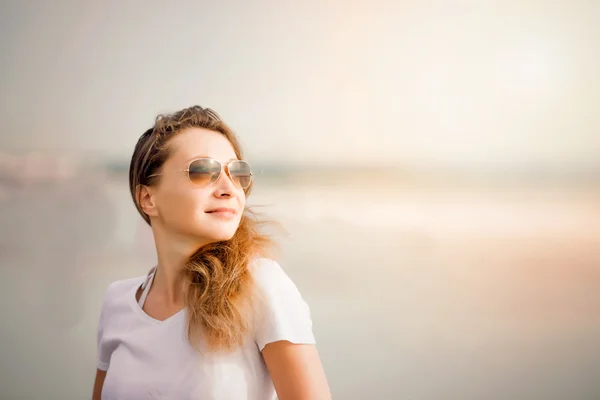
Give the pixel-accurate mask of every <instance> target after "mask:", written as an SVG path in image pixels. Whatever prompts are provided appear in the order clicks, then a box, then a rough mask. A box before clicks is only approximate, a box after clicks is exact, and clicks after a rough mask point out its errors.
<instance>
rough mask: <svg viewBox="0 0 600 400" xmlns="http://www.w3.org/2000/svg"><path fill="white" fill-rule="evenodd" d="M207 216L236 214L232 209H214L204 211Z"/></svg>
mask: <svg viewBox="0 0 600 400" xmlns="http://www.w3.org/2000/svg"><path fill="white" fill-rule="evenodd" d="M205 212H206V213H207V214H232V215H235V214H237V213H236V211H235V210H234V209H233V208H215V209H214V210H209V211H205Z"/></svg>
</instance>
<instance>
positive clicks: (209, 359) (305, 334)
mask: <svg viewBox="0 0 600 400" xmlns="http://www.w3.org/2000/svg"><path fill="white" fill-rule="evenodd" d="M250 271H251V274H252V276H253V279H254V281H255V283H256V286H257V288H258V289H259V293H261V298H262V299H264V300H263V301H261V302H258V303H257V304H259V306H257V307H260V308H261V309H260V310H255V312H258V313H259V315H261V317H260V318H258V323H257V324H256V328H255V331H254V332H252V335H251V336H252V337H249V338H248V340H246V342H245V345H244V346H242V347H240V348H238V349H237V350H235V351H233V352H231V353H224V354H212V353H210V352H208V351H206V352H198V351H197V350H195V349H194V348H192V346H191V344H190V343H189V342H188V340H187V338H186V331H187V324H186V323H187V321H186V318H187V310H186V309H183V310H182V311H180V312H178V313H177V314H175V315H173V316H172V317H170V318H168V319H166V320H164V321H159V320H156V319H154V318H152V317H150V316H149V315H148V314H146V312H145V311H143V310H142V307H140V304H139V303H138V301H137V300H136V293H137V290H138V289H139V288H140V286H141V285H142V284H143V283H144V282H145V281H146V278H147V277H146V276H141V277H138V278H132V279H127V280H122V281H117V282H113V283H112V284H111V285H110V286H109V287H108V289H107V291H106V296H105V299H104V302H103V305H102V312H101V315H100V322H99V327H98V368H99V369H101V370H104V371H107V374H106V379H105V381H104V387H103V390H102V399H103V400H112V399H126V400H138V399H139V400H142V399H143V400H150V399H152V400H156V399H177V400H187V399H203V400H209V399H215V400H228V399H232V400H233V399H235V400H271V399H273V398H274V397H275V390H274V388H273V382H272V381H271V378H270V376H269V372H268V370H267V367H266V365H265V363H264V360H263V358H262V355H261V351H262V349H263V348H264V346H265V345H266V344H268V343H271V342H275V341H279V340H288V341H290V342H292V343H306V344H314V343H315V337H314V335H313V331H312V321H311V317H310V309H309V307H308V305H307V303H306V302H305V301H304V300H303V298H302V296H301V294H300V293H299V291H298V289H297V287H296V285H295V284H294V283H293V281H292V280H291V279H290V278H289V277H288V276H287V275H286V273H285V272H284V271H283V269H282V268H281V267H280V265H279V264H278V263H277V262H275V261H273V260H269V259H264V258H263V259H259V260H256V261H255V262H254V263H252V265H251V266H250ZM140 300H141V301H140V302H142V303H143V301H142V299H140ZM201 345H202V344H201Z"/></svg>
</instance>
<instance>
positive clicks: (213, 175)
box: [149, 158, 252, 189]
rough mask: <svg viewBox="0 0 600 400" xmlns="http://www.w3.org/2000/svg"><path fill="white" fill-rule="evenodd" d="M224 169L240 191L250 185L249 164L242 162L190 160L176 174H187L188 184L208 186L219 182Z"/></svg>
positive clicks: (208, 159)
mask: <svg viewBox="0 0 600 400" xmlns="http://www.w3.org/2000/svg"><path fill="white" fill-rule="evenodd" d="M223 168H225V172H226V173H227V175H229V177H230V178H231V181H232V182H233V184H234V185H235V186H236V187H238V188H242V189H247V188H248V187H249V186H250V184H251V183H252V170H251V168H250V164H248V163H247V162H246V161H242V160H232V161H230V162H228V163H226V164H221V163H220V162H218V161H217V160H215V159H212V158H198V159H196V160H192V161H191V162H190V164H189V165H188V167H187V169H184V170H181V171H173V172H172V173H176V172H187V174H188V178H189V180H190V182H192V183H193V184H194V185H198V186H202V187H205V186H209V185H212V184H213V183H215V182H216V181H218V180H219V178H220V177H221V171H223ZM167 173H168V172H162V173H160V174H152V175H150V176H149V177H152V176H158V175H165V174H167Z"/></svg>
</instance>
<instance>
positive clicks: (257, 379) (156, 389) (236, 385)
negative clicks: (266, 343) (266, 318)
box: [102, 342, 272, 400]
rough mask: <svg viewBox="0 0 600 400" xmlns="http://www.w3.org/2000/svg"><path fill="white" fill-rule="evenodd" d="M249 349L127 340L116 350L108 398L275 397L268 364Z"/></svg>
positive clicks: (108, 377) (104, 395)
mask: <svg viewBox="0 0 600 400" xmlns="http://www.w3.org/2000/svg"><path fill="white" fill-rule="evenodd" d="M244 350H245V349H240V350H239V351H236V352H234V353H232V354H228V355H206V354H201V353H199V352H197V351H196V350H194V349H193V348H192V347H191V346H189V345H188V346H184V345H172V346H168V345H167V343H165V342H162V343H150V344H148V343H141V342H140V343H121V344H120V345H119V346H117V348H116V349H115V351H114V352H113V353H112V356H111V360H110V366H109V369H108V371H107V375H106V379H105V382H104V389H103V392H102V399H105V400H112V399H131V400H138V399H139V400H158V399H161V400H163V399H165V400H166V399H178V400H187V399H190V400H191V399H206V400H210V399H215V400H216V399H218V400H229V399H232V400H233V399H235V400H246V399H248V400H254V399H260V400H263V399H271V398H272V395H271V394H270V393H268V392H269V391H270V390H269V386H271V387H272V385H269V383H270V380H269V379H268V373H267V370H266V367H264V365H263V363H261V362H260V361H261V360H259V359H255V358H254V356H255V355H252V354H248V352H247V349H246V351H244ZM257 355H258V356H260V354H259V353H257Z"/></svg>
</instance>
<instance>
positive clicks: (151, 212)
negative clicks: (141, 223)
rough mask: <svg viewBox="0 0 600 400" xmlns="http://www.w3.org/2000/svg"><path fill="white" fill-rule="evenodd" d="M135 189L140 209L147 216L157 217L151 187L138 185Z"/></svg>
mask: <svg viewBox="0 0 600 400" xmlns="http://www.w3.org/2000/svg"><path fill="white" fill-rule="evenodd" d="M135 191H136V197H137V199H138V201H139V203H140V208H141V209H142V211H144V212H145V213H146V214H147V215H148V216H149V217H157V216H158V209H157V208H156V204H155V202H154V193H153V191H152V188H150V187H148V186H146V185H138V186H137V188H136V190H135Z"/></svg>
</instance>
